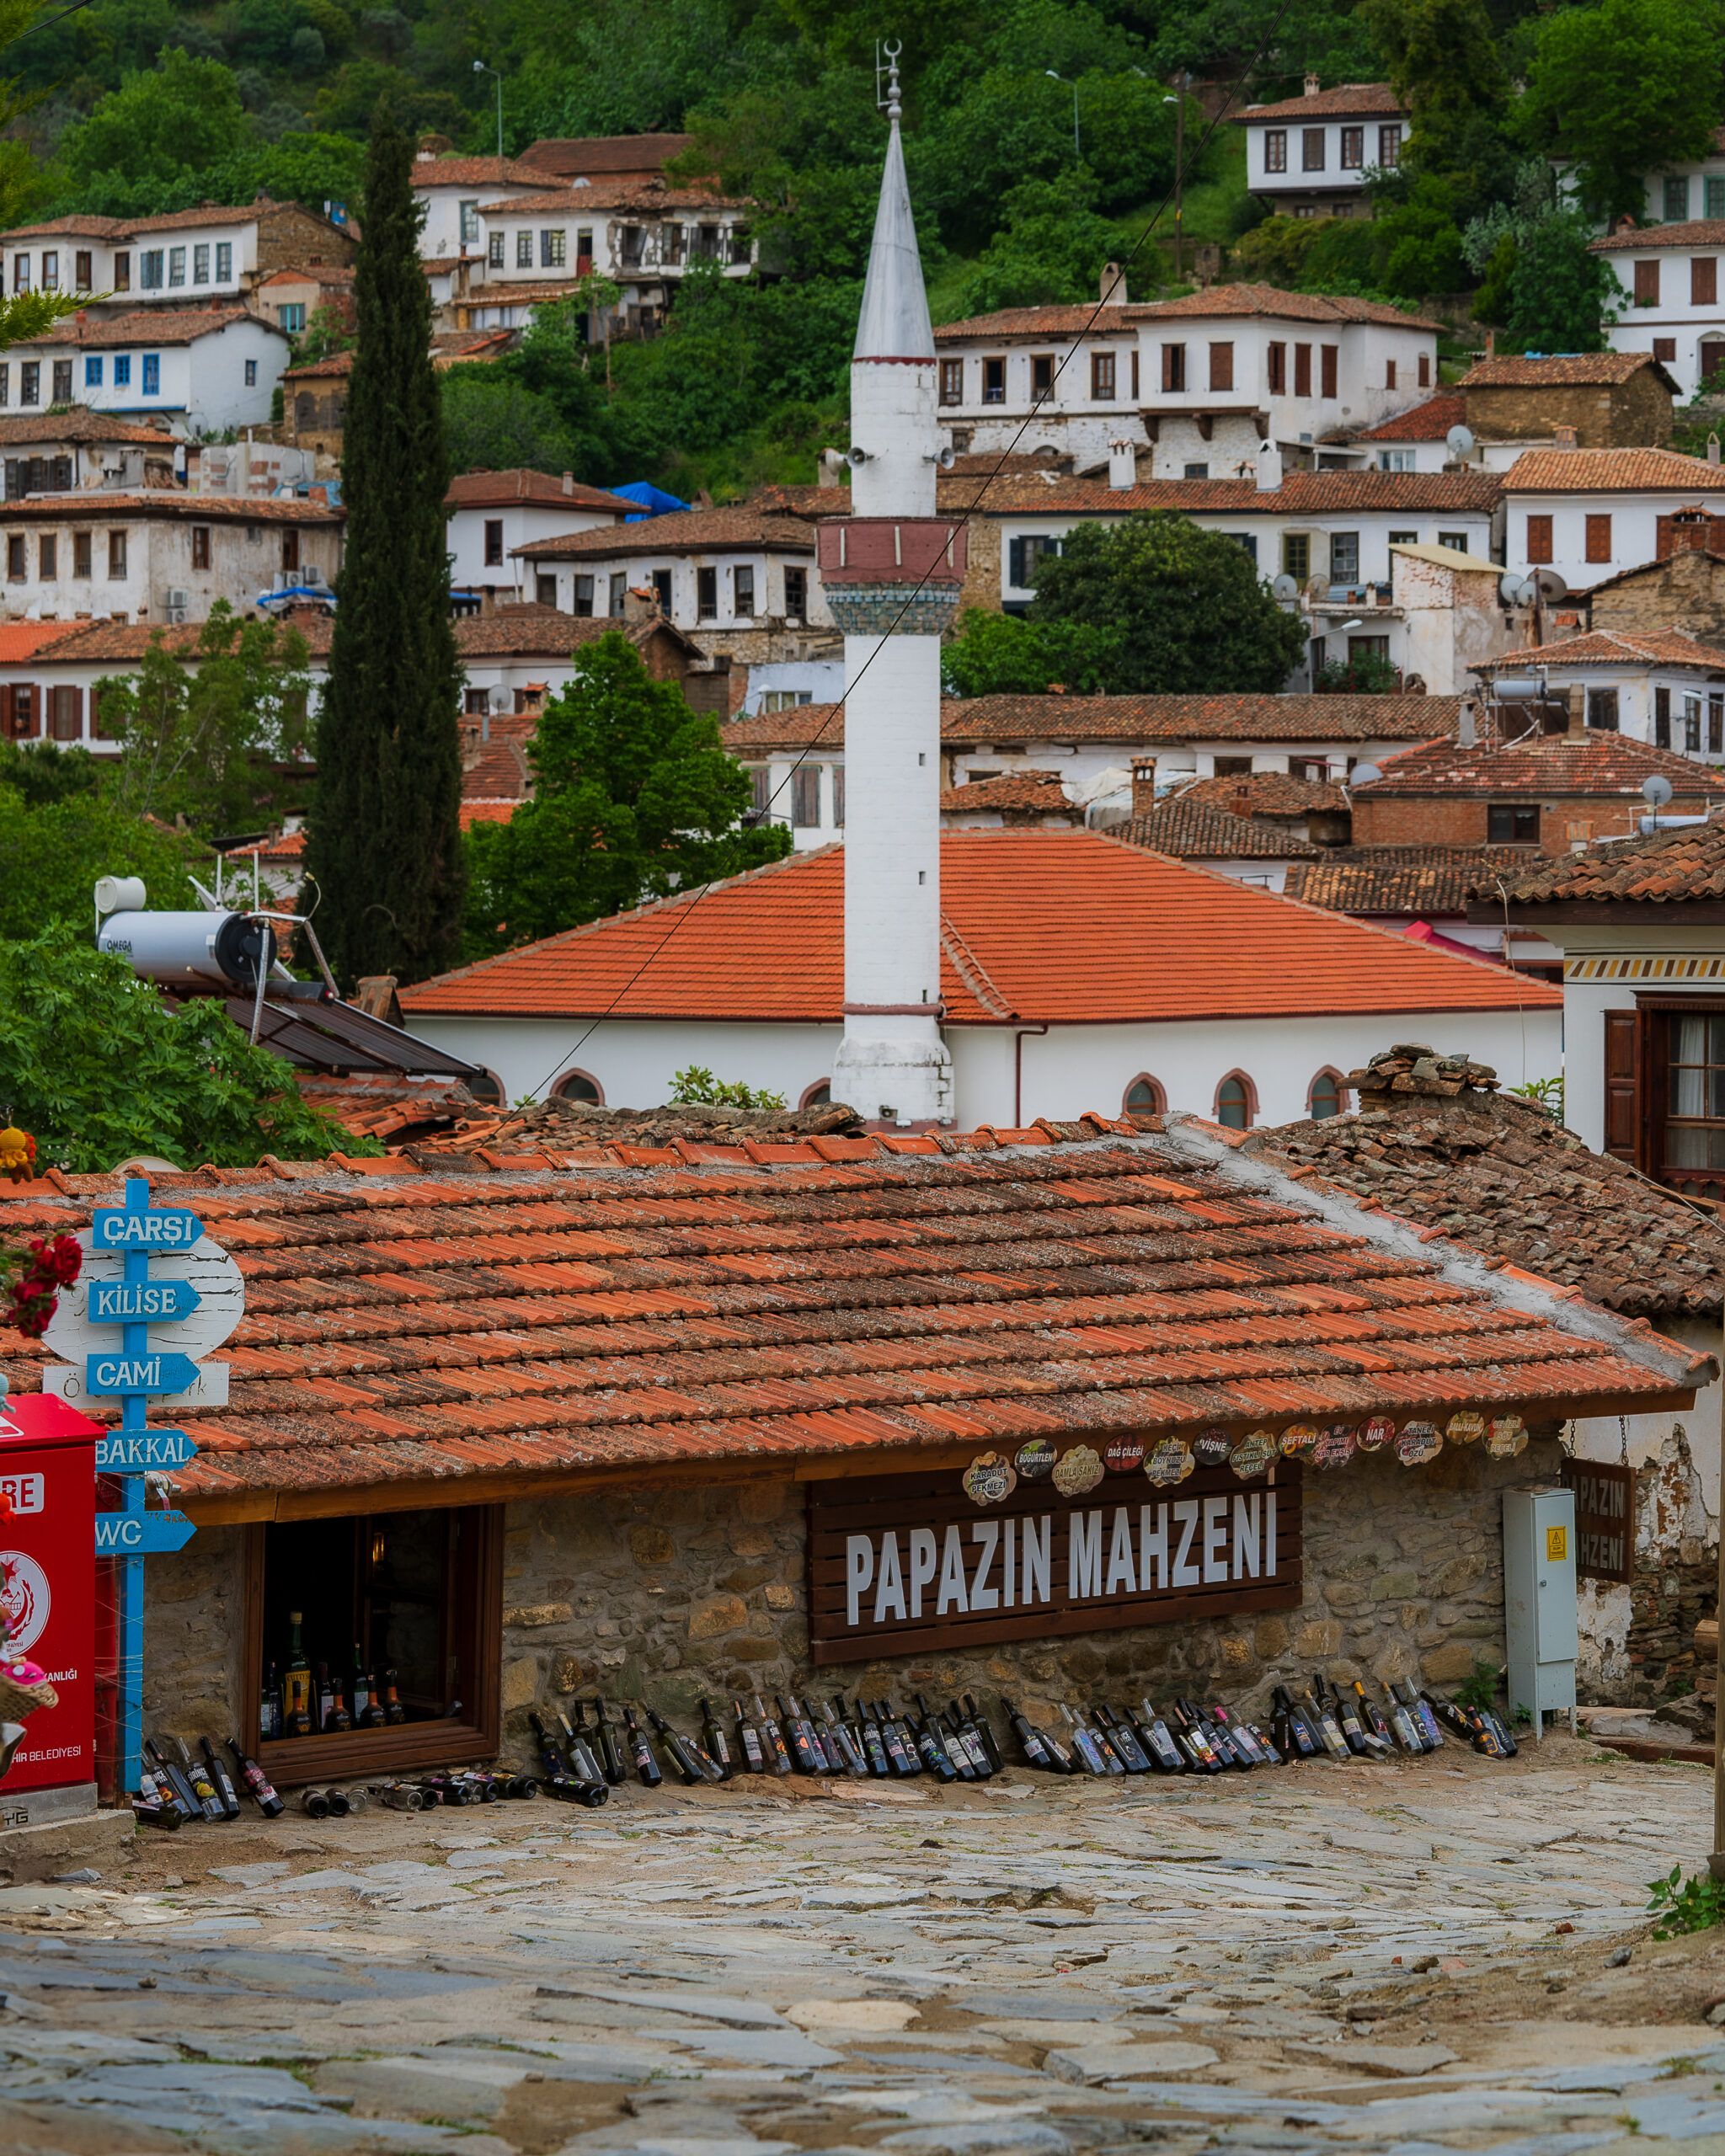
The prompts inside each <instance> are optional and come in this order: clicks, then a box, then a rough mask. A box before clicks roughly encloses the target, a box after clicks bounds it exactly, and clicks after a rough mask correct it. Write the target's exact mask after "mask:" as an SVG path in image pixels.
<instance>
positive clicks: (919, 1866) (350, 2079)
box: [0, 1738, 1725, 2156]
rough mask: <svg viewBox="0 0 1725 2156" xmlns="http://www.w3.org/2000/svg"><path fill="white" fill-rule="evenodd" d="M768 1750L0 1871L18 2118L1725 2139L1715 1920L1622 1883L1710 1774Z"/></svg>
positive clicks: (271, 2139) (1673, 1847)
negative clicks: (81, 1878) (832, 1781)
mask: <svg viewBox="0 0 1725 2156" xmlns="http://www.w3.org/2000/svg"><path fill="white" fill-rule="evenodd" d="M784 1786H785V1785H777V1787H776V1788H775V1789H774V1790H772V1791H766V1792H763V1791H761V1789H760V1787H759V1785H756V1784H745V1785H741V1786H740V1788H737V1789H732V1790H716V1791H706V1790H702V1791H697V1792H693V1793H690V1794H681V1793H680V1794H677V1795H672V1794H670V1793H669V1792H660V1793H659V1794H658V1795H656V1796H648V1795H646V1794H645V1793H644V1792H643V1791H640V1790H626V1791H622V1792H619V1795H618V1800H617V1801H614V1802H613V1803H612V1804H611V1806H609V1807H607V1809H606V1810H605V1811H603V1812H597V1813H588V1812H570V1811H568V1810H565V1809H563V1807H561V1806H553V1805H551V1804H549V1803H548V1802H539V1803H536V1804H524V1805H517V1806H506V1805H495V1806H486V1807H484V1808H483V1810H482V1809H472V1810H467V1811H462V1812H433V1813H431V1814H429V1815H425V1816H423V1817H420V1816H415V1815H409V1816H403V1815H399V1814H395V1813H388V1812H382V1813H380V1812H369V1813H367V1814H366V1815H365V1816H364V1817H360V1818H356V1819H354V1820H352V1821H348V1822H315V1823H314V1822H312V1821H310V1820H307V1819H306V1818H304V1817H300V1816H298V1815H297V1814H292V1813H291V1814H289V1815H288V1816H287V1817H285V1818H283V1819H281V1820H280V1821H277V1822H273V1823H266V1822H253V1823H250V1824H248V1823H246V1822H240V1823H239V1824H238V1825H236V1826H233V1827H231V1828H226V1829H223V1828H185V1829H184V1830H183V1831H182V1832H181V1833H179V1834H178V1835H175V1836H173V1837H171V1838H170V1837H163V1836H158V1837H153V1838H151V1839H150V1840H149V1841H148V1842H147V1843H146V1844H143V1845H142V1846H141V1849H140V1851H139V1854H138V1855H137V1857H136V1859H135V1860H133V1861H132V1863H131V1865H130V1866H129V1867H128V1870H126V1873H125V1875H124V1876H114V1877H110V1878H107V1879H104V1880H102V1881H99V1883H93V1884H92V1883H85V1884H61V1885H56V1886H53V1887H13V1888H9V1889H7V1890H4V1891H3V1892H0V1993H3V2000H4V2004H3V2010H0V2148H6V2149H8V2150H11V2151H16V2152H18V2156H39V2152H41V2153H45V2152H54V2156H61V2153H62V2152H66V2153H67V2156H154V2152H157V2151H168V2150H174V2151H179V2152H182V2156H183V2152H184V2151H186V2150H188V2149H191V2150H195V2151H199V2152H204V2151H211V2152H215V2151H222V2152H227V2151H240V2152H249V2151H254V2150H255V2151H260V2152H261V2151H268V2152H270V2156H298V2152H301V2151H306V2152H328V2153H329V2156H345V2152H348V2151H355V2152H366V2156H369V2153H370V2152H372V2151H374V2150H375V2151H379V2152H382V2151H390V2152H401V2153H402V2156H408V2152H414V2151H421V2150H423V2151H444V2150H448V2151H451V2152H455V2151H459V2152H460V2156H553V2152H563V2151H567V2152H569V2156H577V2153H578V2152H582V2153H585V2152H587V2151H593V2152H595V2156H596V2152H601V2151H606V2150H623V2149H629V2150H638V2151H641V2152H648V2153H649V2156H791V2152H793V2151H798V2150H804V2149H809V2150H816V2149H819V2150H825V2151H829V2152H835V2156H840V2153H841V2152H845V2151H852V2150H863V2149H884V2150H892V2151H905V2152H930V2156H935V2153H936V2152H939V2153H940V2156H944V2153H945V2152H962V2153H964V2156H968V2152H985V2151H995V2150H998V2151H1025V2152H1030V2156H1044V2152H1046V2156H1060V2152H1065V2151H1073V2152H1080V2153H1082V2152H1089V2151H1092V2150H1103V2149H1114V2148H1142V2147H1152V2148H1158V2149H1164V2148H1165V2149H1167V2150H1170V2151H1173V2152H1178V2153H1182V2156H1183V2152H1185V2151H1187V2150H1198V2149H1200V2148H1221V2149H1260V2148H1262V2149H1274V2150H1277V2151H1293V2152H1303V2151H1308V2150H1309V2151H1314V2152H1325V2156H1328V2152H1332V2151H1335V2152H1341V2151H1347V2152H1370V2151H1373V2150H1379V2149H1392V2150H1395V2151H1397V2152H1398V2156H1425V2152H1430V2151H1437V2150H1449V2149H1468V2150H1489V2151H1491V2152H1493V2156H1511V2152H1519V2151H1523V2150H1527V2151H1535V2150H1537V2151H1540V2152H1547V2151H1549V2152H1553V2156H1559V2153H1560V2152H1561V2153H1562V2156H1567V2152H1568V2151H1571V2150H1579V2149H1583V2148H1588V2149H1591V2148H1614V2147H1616V2146H1617V2145H1619V2144H1621V2146H1622V2147H1623V2148H1625V2149H1626V2148H1629V2147H1630V2146H1631V2145H1633V2147H1634V2148H1637V2149H1638V2150H1646V2149H1648V2148H1657V2147H1658V2145H1659V2144H1660V2143H1662V2142H1671V2143H1682V2144H1683V2145H1684V2147H1685V2149H1688V2150H1696V2149H1706V2148H1709V2147H1712V2148H1720V2149H1725V2028H1715V2027H1713V2026H1712V2025H1710V2024H1709V2023H1708V2021H1707V2019H1706V2015H1707V2012H1708V2009H1709V2008H1710V2007H1711V2006H1712V2005H1713V2004H1715V2003H1716V2002H1717V2000H1718V1999H1721V1998H1722V1997H1725V1941H1722V1943H1721V1944H1720V1945H1717V1946H1716V1945H1714V1943H1713V1942H1714V1940H1715V1939H1716V1938H1718V1937H1719V1935H1701V1937H1699V1938H1696V1939H1690V1940H1675V1941H1673V1942H1670V1943H1669V1944H1654V1943H1652V1942H1650V1941H1649V1940H1648V1936H1647V1934H1646V1930H1645V1927H1644V1919H1643V1915H1642V1912H1643V1910H1644V1908H1645V1904H1646V1898H1647V1897H1646V1886H1645V1882H1646V1881H1648V1880H1649V1879H1651V1878H1652V1877H1653V1876H1654V1875H1655V1874H1656V1873H1657V1872H1659V1871H1662V1870H1667V1869H1669V1865H1671V1863H1672V1862H1673V1861H1674V1860H1682V1861H1683V1862H1684V1863H1685V1867H1689V1866H1692V1865H1698V1864H1699V1863H1700V1862H1701V1859H1702V1854H1703V1853H1704V1851H1705V1850H1706V1847H1707V1844H1708V1842H1709V1839H1710V1802H1711V1781H1710V1778H1709V1777H1708V1776H1707V1775H1706V1774H1705V1773H1704V1772H1701V1771H1697V1770H1696V1769H1685V1768H1681V1767H1659V1766H1649V1765H1632V1764H1628V1763H1626V1762H1616V1763H1608V1761H1607V1759H1606V1758H1605V1755H1603V1754H1600V1753H1595V1752H1594V1751H1593V1750H1592V1749H1591V1748H1589V1747H1588V1746H1586V1745H1585V1744H1580V1745H1578V1744H1575V1743H1572V1742H1570V1741H1568V1740H1567V1738H1562V1739H1554V1740H1551V1741H1550V1742H1548V1743H1547V1744H1546V1748H1545V1751H1544V1754H1543V1755H1542V1756H1541V1758H1538V1759H1537V1760H1534V1759H1529V1758H1523V1759H1522V1760H1520V1761H1518V1762H1516V1763H1514V1764H1513V1765H1509V1766H1498V1765H1494V1764H1493V1763H1491V1762H1489V1761H1484V1760H1478V1759H1475V1758H1472V1757H1471V1756H1458V1755H1457V1754H1456V1753H1455V1748H1453V1747H1452V1748H1450V1749H1449V1750H1448V1751H1446V1752H1445V1753H1443V1754H1442V1755H1440V1756H1439V1758H1431V1759H1426V1760H1422V1761H1408V1762H1400V1763H1396V1764H1391V1765H1387V1766H1384V1767H1366V1766H1352V1767H1334V1766H1330V1765H1328V1764H1318V1765H1307V1766H1303V1767H1300V1768H1299V1769H1295V1770H1292V1771H1284V1772H1283V1773H1280V1774H1256V1775H1252V1776H1245V1775H1240V1776H1231V1777H1229V1778H1227V1779H1226V1780H1222V1781H1220V1782H1218V1783H1208V1782H1206V1783H1202V1784H1192V1783H1188V1782H1185V1781H1181V1782H1175V1783H1163V1782H1135V1783H1131V1784H1128V1785H1119V1784H1114V1785H1101V1786H1099V1785H1094V1784H1076V1785H1075V1784H1071V1783H1058V1784H1057V1783H1051V1782H1049V1781H1048V1780H1044V1779H1042V1778H1039V1777H1037V1778H1033V1777H1028V1776H1025V1775H1022V1774H1014V1775H1011V1776H1008V1777H1003V1778H1002V1779H1001V1780H999V1781H997V1782H996V1783H993V1784H991V1785H987V1786H985V1787H983V1788H980V1789H971V1790H961V1791H959V1792H957V1793H956V1794H954V1793H952V1792H935V1791H928V1790H923V1789H922V1787H921V1785H920V1784H917V1785H911V1786H909V1787H903V1786H900V1787H891V1788H883V1787H881V1786H880V1785H863V1787H862V1788H861V1789H856V1788H852V1787H851V1786H850V1785H843V1784H841V1785H837V1787H836V1789H835V1790H833V1791H832V1793H831V1794H830V1795H823V1794H821V1793H820V1792H821V1790H825V1786H826V1785H818V1786H816V1787H814V1788H813V1789H811V1788H810V1785H792V1786H793V1787H794V1788H795V1790H796V1791H797V1793H795V1794H793V1795H789V1796H787V1795H783V1794H780V1793H779V1790H780V1789H782V1788H783V1787H784ZM805 1791H807V1792H808V1793H804V1792H805ZM206 1867H207V1869H206ZM1721 2012H1722V2019H1725V2009H1721Z"/></svg>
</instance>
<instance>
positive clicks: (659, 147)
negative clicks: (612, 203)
mask: <svg viewBox="0 0 1725 2156" xmlns="http://www.w3.org/2000/svg"><path fill="white" fill-rule="evenodd" d="M694 142H695V138H694V136H692V135H666V134H648V135H547V136H543V137H542V138H541V140H540V141H537V142H530V143H529V144H528V146H527V147H526V149H525V150H523V151H522V152H521V157H520V158H519V160H518V162H519V163H521V164H525V165H529V166H531V167H533V168H536V169H538V170H542V171H544V172H553V173H565V174H569V175H573V174H574V173H595V172H643V171H646V170H649V169H652V170H654V171H661V170H663V168H665V166H666V165H668V164H669V163H670V161H671V159H672V158H673V157H681V155H682V154H683V152H684V151H685V150H688V149H692V148H693V147H694Z"/></svg>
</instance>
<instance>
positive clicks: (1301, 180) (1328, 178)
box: [1242, 112, 1406, 210]
mask: <svg viewBox="0 0 1725 2156" xmlns="http://www.w3.org/2000/svg"><path fill="white" fill-rule="evenodd" d="M1242 117H1243V118H1244V119H1245V120H1246V121H1247V129H1246V187H1247V193H1248V194H1251V195H1263V196H1264V197H1265V199H1266V200H1268V203H1269V205H1270V207H1271V209H1272V210H1274V208H1276V206H1277V203H1278V199H1279V198H1286V197H1293V196H1300V195H1312V194H1332V195H1338V196H1340V197H1342V198H1343V199H1344V200H1345V199H1346V198H1347V197H1348V196H1349V195H1355V194H1358V193H1359V192H1360V191H1361V190H1362V189H1364V187H1365V182H1366V177H1367V173H1370V172H1372V171H1375V169H1376V167H1377V163H1378V129H1379V128H1380V127H1381V126H1391V125H1399V126H1401V127H1402V130H1403V131H1405V128H1406V123H1405V122H1399V123H1398V122H1395V121H1391V120H1379V119H1377V118H1375V117H1371V118H1365V119H1352V120H1350V119H1347V118H1345V117H1344V118H1342V119H1336V120H1331V119H1327V118H1325V119H1315V120H1302V119H1301V118H1300V115H1299V114H1298V113H1290V114H1288V115H1285V116H1284V117H1281V118H1279V119H1277V120H1253V119H1252V115H1251V114H1250V113H1249V112H1247V113H1246V114H1244V115H1242ZM1273 126H1274V127H1279V128H1280V129H1282V130H1283V131H1284V132H1285V134H1286V135H1287V137H1288V167H1289V169H1288V170H1287V171H1286V172H1272V171H1270V170H1269V168H1268V165H1267V164H1266V163H1265V151H1264V137H1265V136H1267V135H1268V132H1269V131H1270V129H1271V128H1272V127H1273ZM1308 127H1322V129H1323V131H1324V162H1323V168H1322V171H1320V172H1306V171H1304V170H1303V169H1302V153H1301V145H1300V136H1302V135H1303V134H1304V133H1305V131H1306V129H1307V128H1308ZM1343 127H1363V128H1364V129H1365V169H1364V170H1362V169H1359V168H1348V169H1344V168H1343V163H1342V130H1343Z"/></svg>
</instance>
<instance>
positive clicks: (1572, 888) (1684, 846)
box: [1509, 804, 1725, 906]
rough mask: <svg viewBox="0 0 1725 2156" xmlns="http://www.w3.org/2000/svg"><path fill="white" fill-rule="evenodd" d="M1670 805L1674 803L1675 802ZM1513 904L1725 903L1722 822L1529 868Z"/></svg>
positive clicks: (1514, 889) (1513, 888) (1514, 887)
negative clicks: (1580, 901)
mask: <svg viewBox="0 0 1725 2156" xmlns="http://www.w3.org/2000/svg"><path fill="white" fill-rule="evenodd" d="M1673 805H1674V806H1675V804H1673ZM1509 899H1510V903H1511V904H1512V905H1517V906H1524V905H1570V904H1572V903H1573V902H1575V901H1577V900H1583V901H1587V902H1589V903H1598V904H1601V905H1623V904H1630V905H1682V904H1683V903H1684V902H1685V900H1691V899H1701V900H1712V901H1715V902H1717V900H1719V899H1725V823H1722V822H1720V821H1719V820H1718V819H1717V818H1716V819H1713V820H1712V821H1711V822H1709V823H1706V824H1690V825H1687V826H1684V825H1680V826H1679V827H1678V828H1677V829H1676V830H1669V831H1654V832H1653V833H1651V834H1650V835H1648V837H1646V838H1630V839H1624V840H1622V841H1620V842H1618V843H1616V844H1614V845H1610V846H1589V848H1588V849H1587V851H1585V852H1583V853H1572V854H1567V855H1566V856H1565V857H1563V859H1562V860H1561V861H1551V862H1540V863H1539V864H1538V865H1537V866H1535V867H1530V868H1529V869H1528V870H1527V872H1526V873H1525V874H1524V875H1522V876H1519V877H1518V878H1516V879H1515V881H1514V883H1511V884H1510V885H1509Z"/></svg>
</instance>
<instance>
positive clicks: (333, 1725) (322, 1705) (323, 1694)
mask: <svg viewBox="0 0 1725 2156" xmlns="http://www.w3.org/2000/svg"><path fill="white" fill-rule="evenodd" d="M317 1698H318V1728H319V1729H321V1730H323V1731H324V1732H332V1731H337V1730H343V1729H351V1728H352V1727H353V1724H352V1722H351V1721H349V1719H348V1711H347V1706H346V1704H345V1702H344V1700H343V1699H342V1696H341V1687H340V1686H339V1684H336V1683H335V1682H334V1679H333V1678H331V1676H330V1674H329V1664H328V1662H319V1663H318V1693H317Z"/></svg>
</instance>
